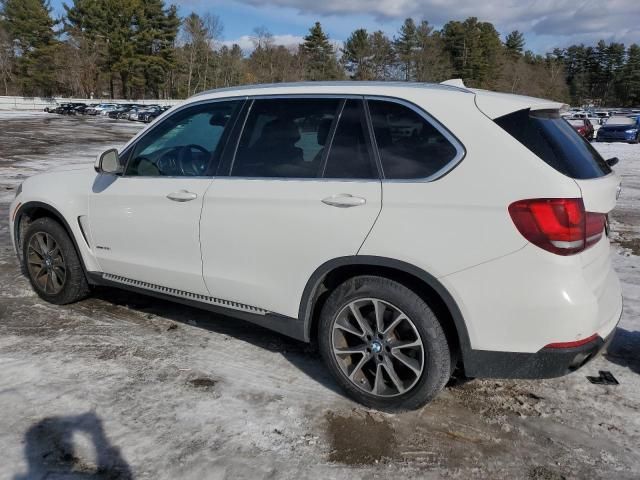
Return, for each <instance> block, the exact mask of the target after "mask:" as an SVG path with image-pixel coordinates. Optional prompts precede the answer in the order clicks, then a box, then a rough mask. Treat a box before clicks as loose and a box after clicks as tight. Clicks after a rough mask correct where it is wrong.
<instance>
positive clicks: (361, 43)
mask: <svg viewBox="0 0 640 480" xmlns="http://www.w3.org/2000/svg"><path fill="white" fill-rule="evenodd" d="M371 40H372V39H371V37H370V35H369V34H368V33H367V31H366V30H365V29H364V28H359V29H358V30H355V31H354V32H353V33H351V35H350V36H349V38H347V40H346V41H345V42H344V48H343V49H342V61H343V63H344V65H345V68H346V70H347V72H349V74H350V77H351V78H353V79H355V80H371V78H372V76H373V72H372V66H371V56H372V45H371Z"/></svg>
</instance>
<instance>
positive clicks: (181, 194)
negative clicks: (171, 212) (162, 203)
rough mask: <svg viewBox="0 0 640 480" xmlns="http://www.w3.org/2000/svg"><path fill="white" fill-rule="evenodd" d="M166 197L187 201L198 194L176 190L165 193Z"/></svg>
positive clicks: (177, 200) (175, 200)
mask: <svg viewBox="0 0 640 480" xmlns="http://www.w3.org/2000/svg"><path fill="white" fill-rule="evenodd" d="M167 198H168V199H169V200H173V201H174V202H189V201H191V200H195V199H196V198H198V194H197V193H193V192H189V191H187V190H178V191H177V192H173V193H170V194H169V195H167Z"/></svg>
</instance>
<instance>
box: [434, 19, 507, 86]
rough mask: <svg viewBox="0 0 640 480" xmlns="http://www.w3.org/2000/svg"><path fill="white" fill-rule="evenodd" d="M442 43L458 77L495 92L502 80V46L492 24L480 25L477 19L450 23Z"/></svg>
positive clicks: (482, 23)
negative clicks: (495, 85) (500, 78)
mask: <svg viewBox="0 0 640 480" xmlns="http://www.w3.org/2000/svg"><path fill="white" fill-rule="evenodd" d="M442 39H443V42H444V44H443V45H444V49H445V51H446V52H447V53H448V55H449V57H450V60H451V65H452V68H453V74H454V75H455V76H456V77H460V78H462V79H463V80H464V81H465V83H467V84H468V85H469V86H475V87H482V88H491V87H492V86H493V85H494V84H495V82H496V81H497V80H498V79H499V73H500V67H501V65H500V56H501V51H502V42H501V41H500V35H499V34H498V32H497V31H496V29H495V27H494V26H493V25H492V24H491V23H488V22H478V19H477V18H476V17H470V18H467V19H466V20H465V21H464V22H458V21H453V22H448V23H447V24H445V26H444V27H443V29H442Z"/></svg>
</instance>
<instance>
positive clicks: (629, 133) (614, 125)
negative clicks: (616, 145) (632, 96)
mask: <svg viewBox="0 0 640 480" xmlns="http://www.w3.org/2000/svg"><path fill="white" fill-rule="evenodd" d="M596 140H597V141H598V142H628V143H638V142H640V116H637V117H628V116H614V117H611V118H610V119H609V120H607V122H606V123H605V124H604V125H602V127H600V129H599V130H598V135H597V137H596Z"/></svg>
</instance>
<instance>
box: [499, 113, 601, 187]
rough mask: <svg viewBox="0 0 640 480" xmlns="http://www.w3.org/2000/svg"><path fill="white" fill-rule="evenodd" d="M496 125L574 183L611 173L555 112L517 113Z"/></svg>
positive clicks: (590, 148) (582, 139)
mask: <svg viewBox="0 0 640 480" xmlns="http://www.w3.org/2000/svg"><path fill="white" fill-rule="evenodd" d="M495 122H496V123H497V124H498V125H499V126H500V127H502V128H503V129H504V130H506V131H507V132H508V133H509V134H510V135H512V136H513V137H514V138H515V139H516V140H518V141H519V142H520V143H522V144H523V145H524V146H525V147H527V148H528V149H529V150H531V151H532V152H533V153H535V154H536V155H537V156H538V157H540V158H541V159H542V160H544V161H545V162H546V163H547V164H549V165H550V166H552V167H553V168H555V169H556V170H557V171H559V172H561V173H563V174H565V175H567V176H569V177H572V178H576V179H587V178H597V177H601V176H603V175H606V174H608V173H609V172H611V168H609V166H608V165H607V164H606V162H605V161H604V159H603V158H602V157H601V156H600V154H599V153H598V152H597V151H596V150H595V149H594V148H593V147H592V146H591V144H590V143H589V142H588V141H587V140H585V139H584V138H583V137H582V136H580V134H578V133H577V132H576V131H575V130H574V129H573V128H572V127H571V125H569V123H567V122H565V121H564V120H563V119H562V118H561V117H560V115H559V114H558V112H549V111H536V112H531V111H529V110H519V111H517V112H514V113H510V114H508V115H505V116H503V117H499V118H497V119H496V120H495Z"/></svg>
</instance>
